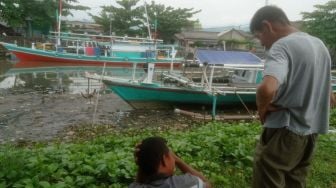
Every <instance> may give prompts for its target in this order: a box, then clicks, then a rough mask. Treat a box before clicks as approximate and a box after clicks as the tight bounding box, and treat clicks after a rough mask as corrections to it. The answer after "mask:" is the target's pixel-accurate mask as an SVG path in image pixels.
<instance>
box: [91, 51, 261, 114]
mask: <svg viewBox="0 0 336 188" xmlns="http://www.w3.org/2000/svg"><path fill="white" fill-rule="evenodd" d="M196 58H197V61H198V64H199V65H200V71H201V79H199V80H200V81H199V82H195V81H194V80H193V79H190V77H192V76H191V75H181V73H180V72H178V73H176V72H174V71H167V72H162V73H161V74H160V75H155V73H154V72H152V71H153V70H154V66H155V64H153V63H150V65H149V67H150V68H149V69H148V73H147V77H145V78H142V79H134V78H132V79H125V78H117V77H110V76H104V75H102V76H101V75H87V77H90V78H93V79H101V80H102V82H103V83H104V84H105V85H106V86H107V88H109V89H110V90H112V91H114V92H115V93H116V94H117V95H119V96H120V97H121V98H122V99H123V100H125V101H126V102H128V103H129V104H130V105H131V106H133V107H134V108H136V109H141V108H162V107H167V106H168V107H175V106H180V105H184V104H188V105H190V104H196V105H210V106H212V107H213V109H215V108H216V107H218V106H226V105H237V104H244V105H245V104H247V103H255V100H256V99H255V98H256V87H257V85H258V83H259V82H260V81H261V78H262V75H261V71H262V69H263V63H262V61H261V59H259V58H258V57H257V56H255V55H253V54H251V53H249V52H229V51H212V50H198V51H197V52H196ZM201 65H203V66H201ZM220 73H222V75H223V77H225V79H223V80H226V81H224V82H215V80H214V78H215V75H217V77H218V75H220ZM157 78H159V79H157ZM214 111H215V110H214Z"/></svg>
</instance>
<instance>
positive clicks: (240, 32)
mask: <svg viewBox="0 0 336 188" xmlns="http://www.w3.org/2000/svg"><path fill="white" fill-rule="evenodd" d="M231 32H235V33H237V34H239V35H241V36H242V37H244V38H253V36H252V35H251V34H249V33H247V32H245V31H242V30H237V29H235V28H232V29H229V30H226V31H223V32H220V33H218V35H217V36H218V38H220V37H221V36H223V35H225V34H228V33H231Z"/></svg>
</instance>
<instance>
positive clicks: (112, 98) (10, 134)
mask: <svg viewBox="0 0 336 188" xmlns="http://www.w3.org/2000/svg"><path fill="white" fill-rule="evenodd" d="M96 102H97V96H95V97H94V98H92V99H91V102H90V100H89V99H86V98H83V97H82V96H81V95H71V94H40V93H24V94H15V95H13V94H9V95H0V143H5V142H20V141H28V142H35V141H46V140H53V139H55V138H64V139H68V138H71V137H73V136H75V134H76V132H77V131H78V129H80V128H83V127H84V128H85V129H90V127H92V126H95V127H96V126H102V125H103V126H105V127H109V128H113V129H115V128H129V127H138V128H142V127H148V126H151V127H158V128H163V129H164V128H166V127H182V128H183V127H188V126H190V125H191V124H193V123H195V122H197V121H198V122H199V120H195V119H192V118H189V117H186V116H183V115H179V114H175V113H174V111H173V109H170V110H133V108H132V107H131V106H129V105H128V104H127V103H126V102H124V101H123V100H122V99H120V98H119V97H118V96H116V95H115V94H113V93H112V94H104V95H100V97H99V98H98V105H97V110H96V113H94V112H95V108H96Z"/></svg>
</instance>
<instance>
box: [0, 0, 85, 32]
mask: <svg viewBox="0 0 336 188" xmlns="http://www.w3.org/2000/svg"><path fill="white" fill-rule="evenodd" d="M62 2H63V3H62V15H63V16H68V15H72V14H71V11H72V10H88V9H90V8H89V7H86V6H82V5H74V3H78V1H77V0H62ZM58 8H59V0H56V1H55V0H29V1H27V0H1V1H0V10H1V11H0V21H4V22H5V23H6V24H7V25H9V26H10V27H13V28H20V27H21V28H22V27H23V28H25V29H26V30H27V32H28V29H29V27H30V24H31V27H32V28H31V29H36V30H40V31H42V32H43V33H44V34H48V32H49V30H51V28H53V29H52V30H54V31H55V30H56V28H54V26H55V25H56V10H58Z"/></svg>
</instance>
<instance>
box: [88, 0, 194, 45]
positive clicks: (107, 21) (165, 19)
mask: <svg viewBox="0 0 336 188" xmlns="http://www.w3.org/2000/svg"><path fill="white" fill-rule="evenodd" d="M117 3H118V5H119V7H116V6H113V5H111V6H103V7H102V11H101V13H100V15H99V16H95V15H91V16H92V18H93V19H94V20H95V22H96V23H98V24H100V25H102V26H103V29H104V32H105V33H109V32H110V26H111V23H112V30H113V31H114V32H115V33H116V34H117V35H129V36H134V35H139V36H142V37H146V36H148V29H147V18H146V15H145V7H144V6H143V5H138V3H139V0H120V1H117ZM146 7H147V13H148V19H149V24H150V29H151V31H152V32H155V30H156V31H157V32H156V33H154V34H156V36H157V37H158V38H160V39H163V40H165V41H170V40H171V39H173V37H174V34H175V33H179V32H181V30H182V29H183V28H192V27H193V26H194V25H195V24H196V23H198V21H193V20H190V19H191V18H192V16H193V15H195V14H196V13H198V12H199V11H194V10H193V8H178V9H175V8H173V7H170V6H168V7H166V6H165V5H162V4H156V3H155V2H154V1H152V2H151V4H149V5H146ZM111 20H112V21H111Z"/></svg>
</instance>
